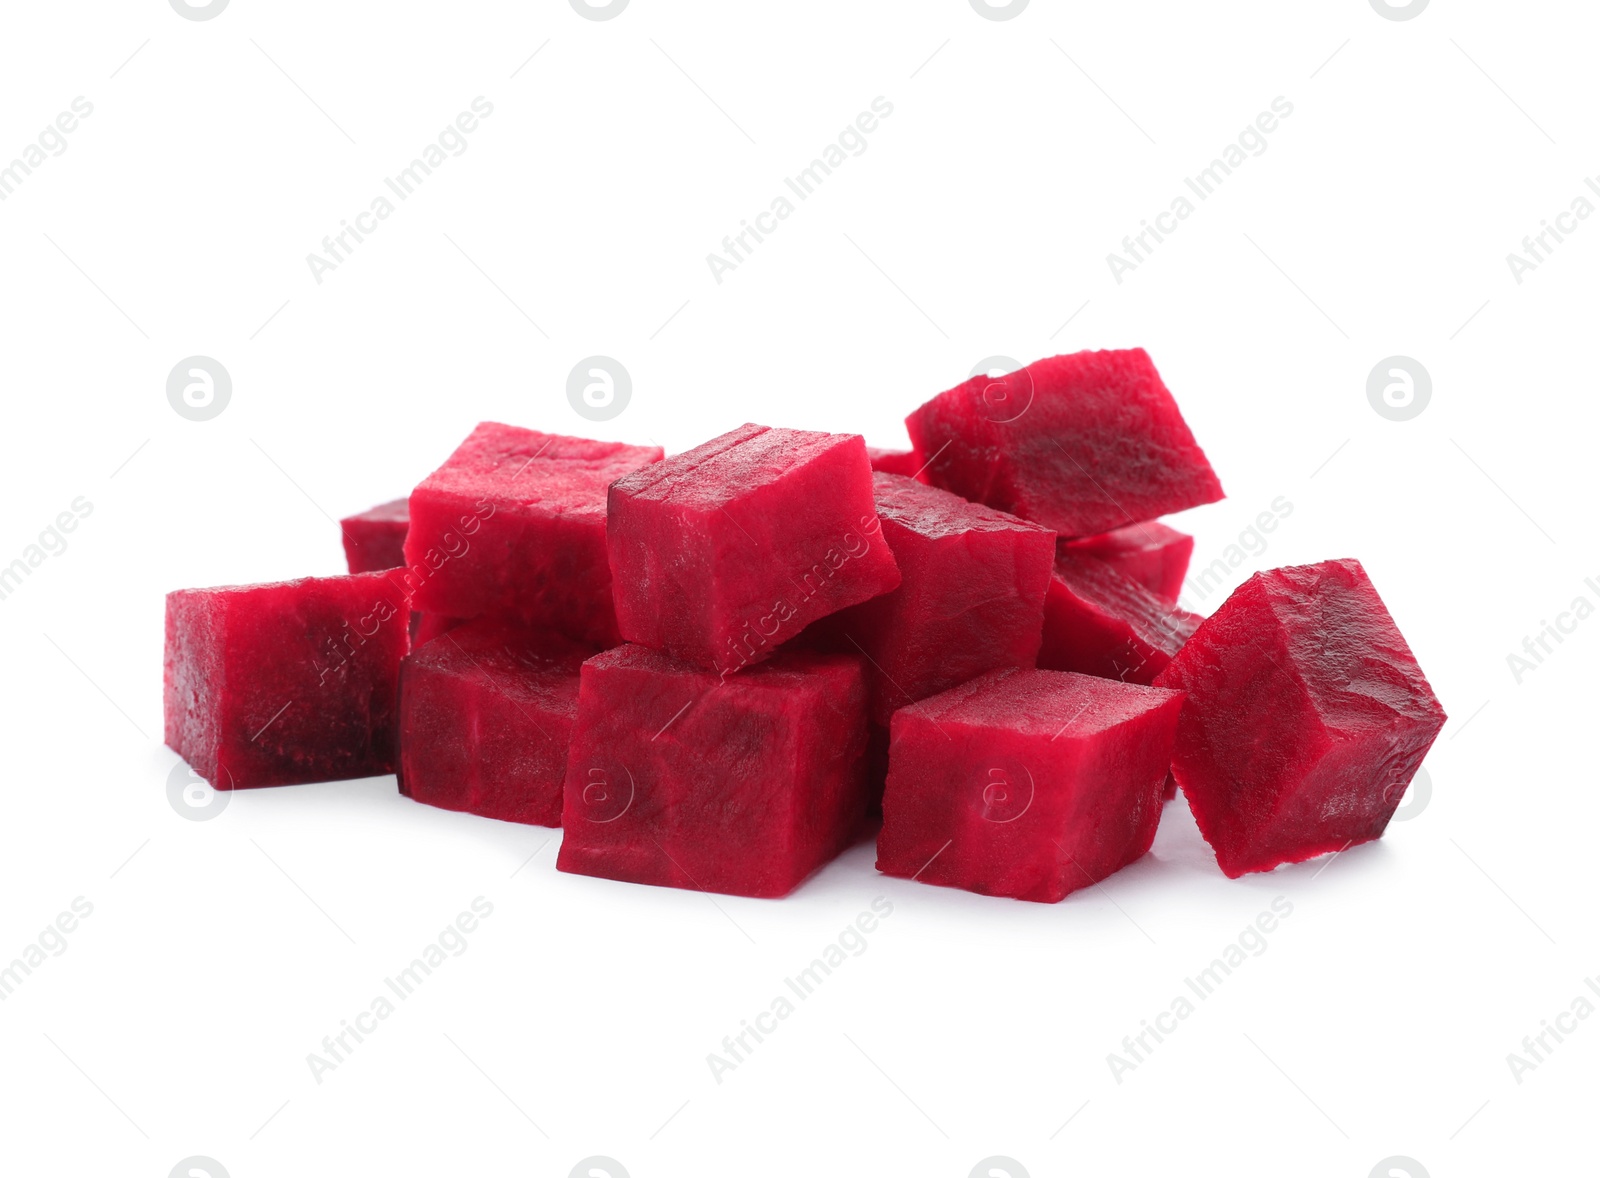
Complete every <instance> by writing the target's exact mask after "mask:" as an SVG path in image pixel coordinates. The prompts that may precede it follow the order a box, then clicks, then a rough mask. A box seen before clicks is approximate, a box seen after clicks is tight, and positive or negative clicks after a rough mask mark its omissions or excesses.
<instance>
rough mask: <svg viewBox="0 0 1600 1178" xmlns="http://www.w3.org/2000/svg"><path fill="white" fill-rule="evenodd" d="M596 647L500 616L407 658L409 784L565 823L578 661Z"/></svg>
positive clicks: (491, 812)
mask: <svg viewBox="0 0 1600 1178" xmlns="http://www.w3.org/2000/svg"><path fill="white" fill-rule="evenodd" d="M593 653H594V651H593V650H592V649H591V648H589V647H587V646H584V645H581V644H579V643H576V642H573V641H571V640H569V639H566V638H562V637H560V636H559V635H557V634H554V633H552V632H550V631H538V632H532V631H528V630H524V629H521V628H519V627H515V626H510V625H507V624H506V623H504V622H501V621H498V620H496V619H493V618H480V619H478V620H477V621H474V622H468V623H466V624H465V625H462V626H457V627H456V628H454V629H452V630H450V631H448V632H447V633H445V634H443V635H442V636H440V637H438V638H435V639H433V640H432V641H430V642H428V643H426V644H425V645H423V646H420V647H418V648H417V649H416V650H414V651H412V652H411V653H410V654H409V655H407V656H406V658H405V660H404V661H403V662H402V663H401V664H400V760H399V765H398V767H397V770H396V771H397V772H398V774H399V777H400V792H401V793H403V794H406V795H407V796H408V797H412V798H415V799H416V800H417V801H419V802H426V803H427V804H428V805H430V806H439V807H442V808H443V809H446V810H466V811H468V812H469V813H472V814H482V815H484V816H485V817H488V818H501V819H504V820H505V821H507V822H531V823H537V824H538V825H540V826H560V825H561V790H562V784H563V782H564V780H565V778H566V774H567V745H568V742H569V741H570V740H571V738H572V724H573V720H574V719H575V718H576V716H577V714H578V668H579V667H581V666H582V665H583V660H584V659H586V658H588V657H589V656H590V655H591V654H593Z"/></svg>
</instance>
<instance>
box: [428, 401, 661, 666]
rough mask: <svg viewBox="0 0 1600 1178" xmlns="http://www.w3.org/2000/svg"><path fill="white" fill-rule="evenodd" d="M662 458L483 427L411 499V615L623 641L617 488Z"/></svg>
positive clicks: (639, 449) (651, 452) (611, 445)
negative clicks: (613, 531)
mask: <svg viewBox="0 0 1600 1178" xmlns="http://www.w3.org/2000/svg"><path fill="white" fill-rule="evenodd" d="M660 458H661V450H660V448H659V447H655V446H625V445H623V444H622V443H620V442H595V441H590V440H589V439H587V438H569V437H563V436H561V435H560V434H542V433H538V432H536V431H534V430H528V429H518V428H517V427H515V426H510V425H499V424H496V423H495V422H484V423H482V424H481V425H479V426H478V427H477V428H476V429H475V430H473V431H472V434H471V435H470V436H469V437H468V438H467V440H466V441H464V442H462V443H461V445H460V446H458V447H457V448H456V451H455V453H454V454H452V455H450V457H449V459H448V460H447V461H446V462H445V464H444V465H443V466H441V467H440V468H439V469H438V470H436V471H434V472H433V473H432V474H431V475H429V476H428V477H427V478H426V479H424V480H423V482H422V483H421V485H419V486H418V487H417V489H416V490H415V491H413V492H412V493H411V530H410V533H409V534H408V535H407V537H406V565H407V566H408V567H407V570H406V573H407V577H408V579H409V581H410V584H411V594H412V607H413V608H414V609H417V610H420V611H422V612H424V613H440V614H449V615H452V616H454V617H461V618H473V617H480V616H483V615H493V616H497V617H501V618H503V619H505V620H508V621H515V622H519V623H522V624H526V625H529V626H552V627H555V628H556V629H558V630H561V631H563V632H564V633H566V634H568V635H569V636H571V637H573V638H577V639H580V640H582V641H586V642H592V643H594V644H595V645H596V646H605V645H609V644H611V643H614V642H616V641H617V640H618V638H617V629H616V616H615V613H614V612H613V610H612V605H611V569H610V564H609V562H608V559H607V555H606V488H607V487H608V486H610V484H611V483H612V481H613V480H615V479H617V478H618V477H620V476H621V475H624V474H627V473H628V472H630V471H633V470H637V469H638V468H639V467H641V466H645V465H647V464H649V463H653V462H656V461H658V460H659V459H660Z"/></svg>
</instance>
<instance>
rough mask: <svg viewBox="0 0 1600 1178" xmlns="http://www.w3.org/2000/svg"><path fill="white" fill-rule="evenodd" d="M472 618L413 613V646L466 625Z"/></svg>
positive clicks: (420, 644)
mask: <svg viewBox="0 0 1600 1178" xmlns="http://www.w3.org/2000/svg"><path fill="white" fill-rule="evenodd" d="M471 620H472V619H471V618H453V617H451V616H450V615H449V614H412V615H411V646H412V648H413V649H415V648H416V647H419V646H422V645H423V644H424V643H428V642H432V641H433V640H434V639H435V638H437V637H439V635H441V634H445V633H448V632H449V631H451V630H454V629H455V628H456V627H457V626H464V625H466V624H467V623H468V622H470V621H471Z"/></svg>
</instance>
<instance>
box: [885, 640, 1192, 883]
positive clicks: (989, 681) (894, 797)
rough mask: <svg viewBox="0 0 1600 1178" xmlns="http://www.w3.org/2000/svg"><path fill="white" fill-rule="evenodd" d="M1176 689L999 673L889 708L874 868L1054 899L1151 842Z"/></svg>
mask: <svg viewBox="0 0 1600 1178" xmlns="http://www.w3.org/2000/svg"><path fill="white" fill-rule="evenodd" d="M1182 701H1183V695H1182V693H1181V692H1176V691H1163V690H1162V689H1160V688H1157V687H1141V686H1137V685H1135V684H1131V683H1119V682H1117V681H1115V680H1112V679H1098V678H1094V677H1092V676H1089V675H1073V674H1067V673H1064V672H1060V671H1036V670H1017V669H1014V668H1007V669H1005V670H1000V671H991V672H990V673H989V674H987V675H983V676H980V677H979V678H977V679H973V680H971V681H969V682H967V683H963V684H962V685H961V686H960V687H954V688H951V689H950V690H949V691H946V692H943V693H942V694H940V695H935V696H933V697H931V698H929V699H925V700H923V701H921V702H920V703H915V704H912V705H911V706H910V707H906V708H902V709H900V711H898V712H896V713H895V715H894V720H893V722H892V724H891V726H890V730H889V731H890V736H889V741H890V744H889V780H888V785H887V787H886V788H885V790H884V795H883V830H882V831H881V833H880V834H879V835H878V870H879V871H881V872H883V873H884V874H886V875H898V876H902V877H904V878H907V879H917V880H921V881H922V882H924V883H933V884H943V885H945V886H946V887H956V888H966V889H967V890H968V891H972V892H982V893H983V894H984V895H989V896H1012V897H1015V898H1016V899H1019V900H1040V901H1044V902H1047V903H1054V902H1055V901H1057V900H1060V899H1062V898H1063V897H1064V896H1066V895H1067V894H1068V893H1069V892H1073V891H1076V890H1077V889H1078V888H1082V887H1087V886H1088V885H1090V884H1093V883H1097V882H1099V881H1100V880H1102V879H1104V878H1105V877H1106V876H1108V875H1110V874H1111V873H1112V872H1114V871H1118V870H1120V869H1121V868H1123V867H1126V866H1127V865H1128V864H1129V863H1132V862H1133V861H1134V860H1135V859H1137V858H1139V857H1140V856H1141V855H1143V854H1144V853H1145V852H1146V851H1148V850H1149V849H1150V844H1151V843H1152V842H1153V841H1154V839H1155V836H1156V826H1157V824H1158V823H1159V822H1160V820H1161V788H1162V784H1163V783H1164V782H1165V780H1166V776H1167V765H1168V762H1169V759H1170V757H1171V753H1172V740H1173V734H1174V731H1175V729H1176V726H1177V722H1178V709H1179V706H1180V704H1181V703H1182Z"/></svg>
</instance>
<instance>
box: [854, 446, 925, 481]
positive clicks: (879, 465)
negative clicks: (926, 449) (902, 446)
mask: <svg viewBox="0 0 1600 1178" xmlns="http://www.w3.org/2000/svg"><path fill="white" fill-rule="evenodd" d="M867 461H868V462H870V463H871V464H872V469H873V470H877V471H882V472H883V473H885V474H903V475H905V476H906V477H907V478H908V479H914V478H916V477H917V475H918V474H919V473H921V471H922V459H921V458H920V457H919V456H918V454H917V452H916V451H915V450H885V449H883V448H882V447H881V446H868V447H867Z"/></svg>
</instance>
